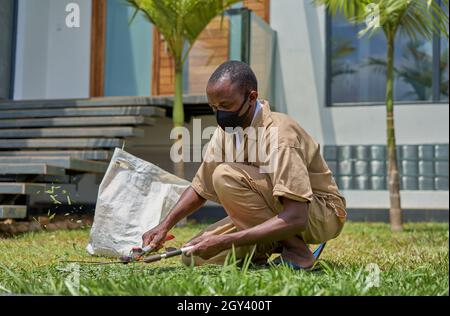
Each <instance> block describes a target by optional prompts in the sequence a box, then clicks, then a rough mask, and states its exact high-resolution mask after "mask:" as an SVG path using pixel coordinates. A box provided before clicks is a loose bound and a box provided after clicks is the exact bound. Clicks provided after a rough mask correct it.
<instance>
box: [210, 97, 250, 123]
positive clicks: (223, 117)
mask: <svg viewBox="0 0 450 316" xmlns="http://www.w3.org/2000/svg"><path fill="white" fill-rule="evenodd" d="M247 100H248V97H247V98H245V100H244V103H243V104H242V105H241V107H240V108H239V110H237V111H236V112H230V111H220V110H217V111H216V120H217V124H219V126H220V127H221V128H222V129H223V130H224V131H226V129H225V128H226V127H231V128H233V129H234V128H236V127H238V126H240V127H243V126H244V124H245V121H246V120H247V116H248V115H247V114H248V111H249V110H250V106H249V107H248V109H247V111H245V113H244V114H242V116H239V113H240V112H241V111H242V109H243V108H244V106H245V103H246V102H247Z"/></svg>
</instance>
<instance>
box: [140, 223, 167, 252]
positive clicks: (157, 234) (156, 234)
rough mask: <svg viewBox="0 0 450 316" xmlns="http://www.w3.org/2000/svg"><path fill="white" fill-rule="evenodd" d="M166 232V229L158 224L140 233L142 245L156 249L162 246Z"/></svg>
mask: <svg viewBox="0 0 450 316" xmlns="http://www.w3.org/2000/svg"><path fill="white" fill-rule="evenodd" d="M167 233H168V230H167V229H166V228H164V227H163V226H161V224H160V225H158V226H156V227H155V228H153V229H150V230H149V231H148V232H146V233H145V234H144V235H142V244H143V246H144V247H145V246H149V245H150V247H153V248H155V249H157V250H158V249H160V248H162V247H163V245H164V242H165V241H166V236H167Z"/></svg>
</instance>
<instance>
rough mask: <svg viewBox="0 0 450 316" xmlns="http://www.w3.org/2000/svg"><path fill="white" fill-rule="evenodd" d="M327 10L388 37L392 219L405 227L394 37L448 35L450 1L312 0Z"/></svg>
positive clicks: (394, 224)
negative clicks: (399, 161) (398, 142)
mask: <svg viewBox="0 0 450 316" xmlns="http://www.w3.org/2000/svg"><path fill="white" fill-rule="evenodd" d="M313 1H314V3H316V4H317V5H325V6H326V8H327V10H328V12H329V13H331V14H333V15H335V14H337V13H340V14H342V15H343V16H344V17H345V18H346V19H347V20H349V21H350V22H352V23H363V22H366V28H365V29H363V30H362V31H361V32H360V36H363V35H364V34H366V33H368V34H370V35H372V34H375V33H376V32H378V31H383V33H384V35H385V36H386V40H387V56H386V63H387V65H386V121H387V148H388V166H389V168H388V178H389V198H390V210H389V213H390V221H391V228H392V230H393V231H400V230H402V213H401V204H400V181H399V172H398V163H397V154H396V141H395V126H394V82H393V77H394V40H395V38H396V36H397V34H398V33H399V32H401V33H403V34H406V35H407V36H408V37H410V38H411V39H412V40H416V39H417V37H418V36H421V37H424V38H427V39H430V40H431V39H432V38H433V35H434V34H439V33H441V34H443V35H445V37H447V38H448V13H447V12H448V0H442V1H437V0H313Z"/></svg>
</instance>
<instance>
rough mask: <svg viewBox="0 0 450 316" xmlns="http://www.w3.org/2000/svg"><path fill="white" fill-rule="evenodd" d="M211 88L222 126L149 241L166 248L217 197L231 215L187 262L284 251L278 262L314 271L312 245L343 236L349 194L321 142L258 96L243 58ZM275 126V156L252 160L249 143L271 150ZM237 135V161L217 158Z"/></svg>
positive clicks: (208, 232)
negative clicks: (178, 228)
mask: <svg viewBox="0 0 450 316" xmlns="http://www.w3.org/2000/svg"><path fill="white" fill-rule="evenodd" d="M206 93H207V97H208V102H209V104H210V106H211V107H212V108H213V109H214V111H215V112H216V118H217V122H218V125H219V126H218V128H217V130H216V132H215V133H214V135H213V136H212V138H211V141H210V143H209V146H208V149H207V150H206V153H205V156H204V161H203V163H202V165H201V166H200V168H199V170H198V171H197V174H196V175H195V177H194V179H193V181H192V185H191V186H190V187H189V188H188V189H187V190H186V191H185V192H184V193H183V194H182V196H181V197H180V199H179V201H178V203H177V204H176V205H175V207H174V208H173V209H172V211H171V212H170V214H169V215H168V216H167V217H166V218H165V219H164V221H163V222H161V223H160V224H159V225H158V226H157V227H155V228H153V229H151V230H150V231H148V232H146V233H145V234H144V235H143V243H144V245H152V246H154V247H157V248H159V247H162V244H163V241H164V240H165V236H166V234H167V233H168V232H169V230H170V229H171V228H172V227H173V226H175V225H176V223H177V222H178V221H180V220H181V219H183V218H184V217H186V216H188V215H190V214H192V213H193V212H195V211H196V210H198V209H199V208H200V207H201V206H202V205H203V204H204V203H205V201H206V200H211V201H215V202H217V203H220V204H222V205H223V207H224V209H225V211H226V212H227V214H228V216H227V217H226V218H224V219H223V220H221V221H219V222H217V223H215V224H213V225H211V226H209V227H207V228H206V229H205V230H204V231H202V232H201V233H199V234H198V235H197V236H195V237H194V238H193V239H192V240H191V241H189V242H188V243H187V244H186V245H185V246H194V247H193V249H192V250H191V251H189V252H188V253H186V255H183V258H182V261H183V263H185V264H186V265H202V264H223V263H224V261H225V258H226V256H227V255H228V254H229V252H230V250H231V249H232V248H233V247H234V249H235V254H236V257H237V258H238V259H241V258H243V257H245V256H246V255H248V254H250V253H252V252H253V261H254V262H264V261H267V259H268V258H269V257H270V255H271V254H273V253H275V252H280V253H281V259H280V260H278V261H277V262H280V263H286V264H289V265H290V266H292V267H294V268H298V269H303V268H304V269H309V268H311V267H312V266H313V264H314V261H315V258H314V256H313V254H312V252H311V251H310V249H309V247H308V244H319V243H324V242H326V241H328V240H330V239H333V238H336V237H337V236H338V235H339V234H340V232H341V230H342V228H343V225H344V222H345V219H346V211H345V208H346V201H345V198H344V197H343V196H342V194H340V192H339V191H338V188H337V185H336V183H335V180H334V178H333V175H332V172H331V171H330V169H329V168H328V166H327V164H326V163H325V161H324V159H323V157H322V156H321V154H320V146H319V144H318V143H317V142H315V141H314V140H313V138H312V137H311V136H310V135H308V134H307V132H306V131H304V130H303V129H302V128H301V127H300V126H299V124H298V123H296V122H295V121H294V120H292V119H291V118H290V117H289V116H287V115H285V114H282V113H276V112H271V110H270V106H269V103H268V102H267V101H265V100H259V99H258V84H257V79H256V76H255V74H254V72H253V71H252V69H251V68H250V67H249V66H248V65H247V64H245V63H243V62H239V61H228V62H225V63H224V64H222V65H220V66H219V67H218V68H217V69H216V70H215V72H214V73H213V74H212V76H211V78H210V79H209V82H208V85H207V88H206ZM239 127H241V128H242V129H245V131H247V130H248V128H254V129H258V128H264V129H263V131H264V133H266V134H265V135H264V136H263V137H258V136H256V137H255V136H252V134H251V133H239V129H237V131H238V132H236V129H234V128H239ZM271 129H275V130H276V134H275V135H276V139H275V141H276V142H275V143H276V147H275V154H276V159H274V160H271V161H270V162H271V163H272V164H274V165H273V166H272V168H270V169H269V170H266V169H264V168H262V164H263V162H262V161H260V160H259V159H258V158H259V157H258V158H257V159H256V161H254V160H251V161H250V159H249V158H250V156H249V154H248V150H249V149H248V148H247V147H245V146H249V144H250V143H253V144H255V143H256V146H257V147H258V146H260V147H261V146H264V147H267V144H262V143H263V142H264V140H267V139H269V137H268V136H267V135H268V131H269V130H271ZM258 130H259V129H258ZM230 135H232V138H231V139H232V140H233V142H232V151H233V153H234V156H232V157H233V159H234V160H232V161H228V160H226V159H225V160H219V161H218V159H217V157H221V158H223V157H224V155H225V151H226V150H229V147H226V145H223V144H224V143H226V142H227V140H229V139H230ZM272 140H273V139H272ZM221 144H222V146H221ZM242 146H244V147H245V149H244V152H245V153H246V154H244V156H240V158H241V159H240V160H238V159H237V157H238V155H237V154H236V153H237V152H239V150H241V149H242ZM264 149H266V148H264ZM245 150H247V152H246V151H245ZM213 156H214V158H213ZM269 156H270V155H269ZM242 157H244V158H243V159H242ZM270 157H272V156H270ZM266 158H267V157H266ZM264 163H267V159H266V160H264Z"/></svg>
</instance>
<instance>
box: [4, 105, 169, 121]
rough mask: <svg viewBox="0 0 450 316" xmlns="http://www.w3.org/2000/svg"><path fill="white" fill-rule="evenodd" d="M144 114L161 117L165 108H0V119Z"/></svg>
mask: <svg viewBox="0 0 450 316" xmlns="http://www.w3.org/2000/svg"><path fill="white" fill-rule="evenodd" d="M117 115H126V116H130V115H144V116H154V117H163V116H165V110H164V109H161V108H157V107H143V106H120V107H119V106H118V107H89V108H61V109H43V110H39V109H37V110H36V109H23V110H0V119H13V118H27V117H28V118H33V117H68V116H78V117H79V116H117Z"/></svg>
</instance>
